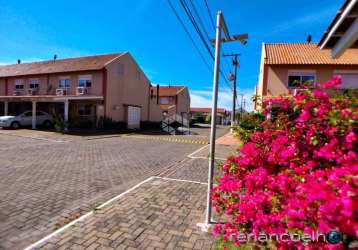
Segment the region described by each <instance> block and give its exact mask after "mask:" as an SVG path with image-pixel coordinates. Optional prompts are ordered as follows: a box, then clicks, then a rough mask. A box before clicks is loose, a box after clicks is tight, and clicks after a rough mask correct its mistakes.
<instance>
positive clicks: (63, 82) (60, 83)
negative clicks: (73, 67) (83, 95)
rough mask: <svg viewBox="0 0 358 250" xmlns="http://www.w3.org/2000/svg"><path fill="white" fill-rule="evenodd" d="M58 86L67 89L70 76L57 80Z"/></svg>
mask: <svg viewBox="0 0 358 250" xmlns="http://www.w3.org/2000/svg"><path fill="white" fill-rule="evenodd" d="M58 87H59V88H60V89H69V88H70V87H71V80H70V78H67V77H63V78H60V79H59V80H58Z"/></svg>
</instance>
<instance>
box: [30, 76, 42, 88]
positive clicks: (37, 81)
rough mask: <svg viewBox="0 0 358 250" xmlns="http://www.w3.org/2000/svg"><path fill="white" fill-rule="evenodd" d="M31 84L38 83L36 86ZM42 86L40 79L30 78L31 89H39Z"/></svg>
mask: <svg viewBox="0 0 358 250" xmlns="http://www.w3.org/2000/svg"><path fill="white" fill-rule="evenodd" d="M31 85H37V86H36V87H34V86H33V87H31ZM39 88H40V80H39V79H38V78H31V79H29V89H39Z"/></svg>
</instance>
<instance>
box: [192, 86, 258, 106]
mask: <svg viewBox="0 0 358 250" xmlns="http://www.w3.org/2000/svg"><path fill="white" fill-rule="evenodd" d="M241 94H242V95H243V100H245V102H246V105H245V108H246V110H248V111H251V110H252V102H251V97H252V95H253V90H250V89H238V93H237V101H236V108H240V104H241ZM190 98H191V104H190V106H191V107H200V108H204V107H205V108H209V107H211V102H212V91H211V90H191V91H190ZM218 107H219V108H225V109H227V110H231V109H232V92H231V91H229V90H220V91H219V92H218Z"/></svg>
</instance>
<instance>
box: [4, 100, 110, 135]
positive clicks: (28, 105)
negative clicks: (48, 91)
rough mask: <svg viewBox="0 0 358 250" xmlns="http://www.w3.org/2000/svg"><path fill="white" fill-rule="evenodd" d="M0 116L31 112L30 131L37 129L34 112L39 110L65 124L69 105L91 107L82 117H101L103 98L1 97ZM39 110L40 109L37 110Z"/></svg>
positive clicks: (67, 119) (68, 113) (102, 113)
mask: <svg viewBox="0 0 358 250" xmlns="http://www.w3.org/2000/svg"><path fill="white" fill-rule="evenodd" d="M0 103H3V105H0V112H1V113H0V115H4V116H8V115H12V114H14V113H19V112H24V111H32V121H31V127H32V129H36V128H37V122H36V121H37V119H36V112H37V111H39V110H41V111H45V112H48V113H49V114H51V115H53V116H55V117H61V118H62V119H63V120H64V122H65V123H68V122H69V116H70V110H71V109H70V105H73V106H74V107H76V109H75V110H76V111H78V106H79V105H84V106H85V105H91V106H90V107H94V108H93V110H89V111H90V112H89V113H86V111H85V112H84V113H82V114H81V113H80V115H82V116H89V115H91V116H98V117H99V116H103V115H104V112H103V111H104V107H103V96H81V97H78V96H1V97H0ZM39 108H40V109H39Z"/></svg>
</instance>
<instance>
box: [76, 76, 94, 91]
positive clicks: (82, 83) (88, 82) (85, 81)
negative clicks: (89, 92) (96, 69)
mask: <svg viewBox="0 0 358 250" xmlns="http://www.w3.org/2000/svg"><path fill="white" fill-rule="evenodd" d="M78 87H85V88H90V87H92V76H79V78H78Z"/></svg>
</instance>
